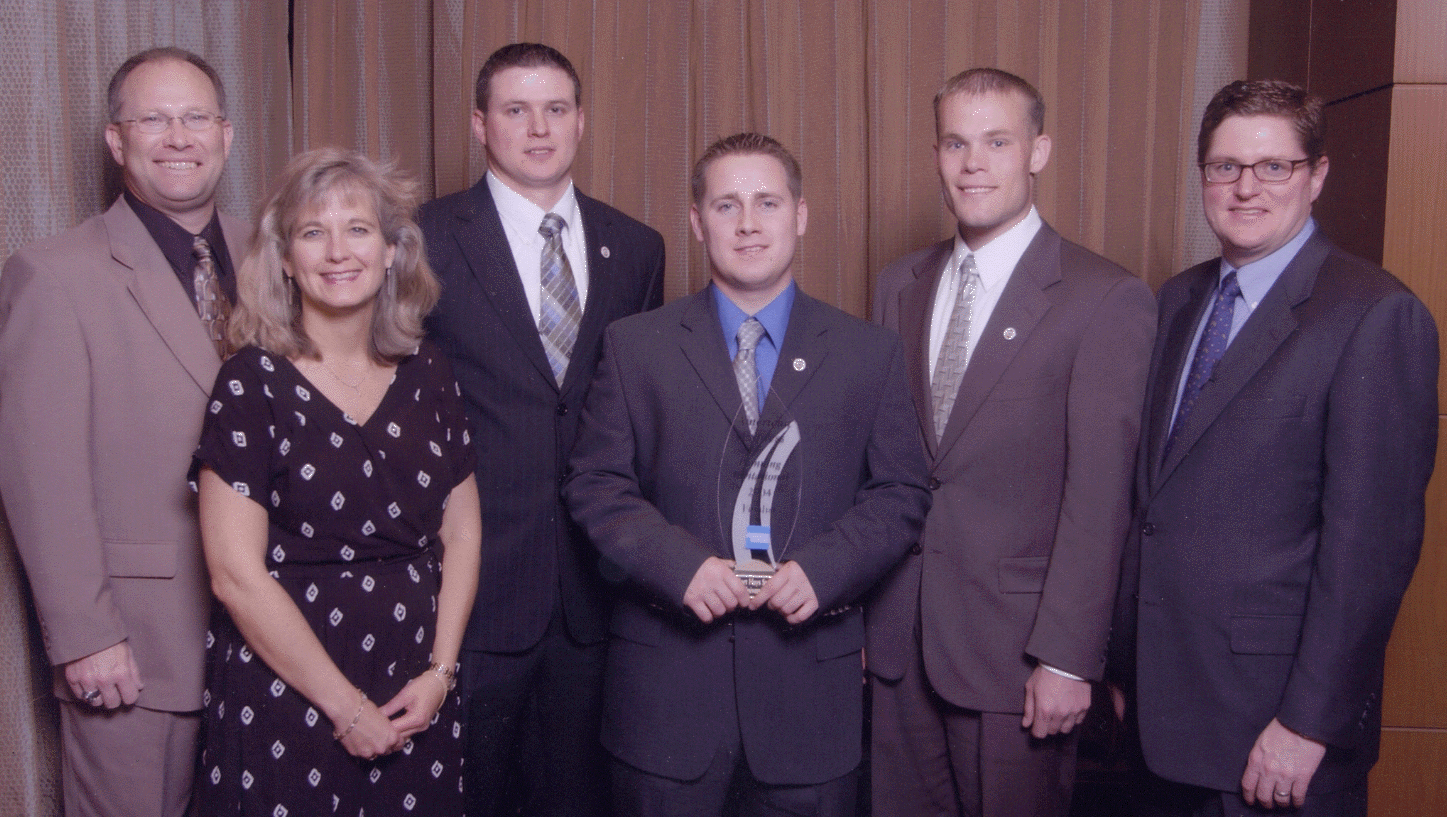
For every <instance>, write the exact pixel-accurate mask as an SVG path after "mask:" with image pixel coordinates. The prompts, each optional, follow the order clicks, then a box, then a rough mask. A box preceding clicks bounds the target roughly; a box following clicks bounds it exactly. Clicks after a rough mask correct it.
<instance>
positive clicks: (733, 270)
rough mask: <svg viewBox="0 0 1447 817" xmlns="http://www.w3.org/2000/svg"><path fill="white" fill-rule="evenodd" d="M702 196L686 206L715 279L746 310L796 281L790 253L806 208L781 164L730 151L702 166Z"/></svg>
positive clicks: (795, 245) (801, 231)
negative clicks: (705, 166)
mask: <svg viewBox="0 0 1447 817" xmlns="http://www.w3.org/2000/svg"><path fill="white" fill-rule="evenodd" d="M703 178H704V189H703V195H702V196H700V201H699V203H698V204H695V205H693V206H692V207H690V208H689V211H688V218H689V221H690V222H691V223H692V224H693V234H694V236H696V237H697V238H698V240H699V241H701V242H703V246H704V249H705V250H707V251H708V260H709V262H710V264H711V265H712V267H713V282H714V285H715V286H717V287H718V288H719V289H720V290H722V291H723V293H724V295H726V296H728V298H729V300H731V301H733V302H734V303H735V304H737V305H738V306H739V308H740V309H743V310H744V311H745V312H748V313H749V314H753V313H754V312H757V311H758V310H759V309H760V308H761V307H764V306H767V305H768V303H769V302H770V301H772V300H773V299H774V298H775V296H777V295H778V294H779V293H780V292H783V291H784V289H785V288H786V287H787V286H788V285H789V282H790V281H792V280H794V273H793V267H794V254H795V252H796V251H797V250H798V247H799V238H800V237H801V236H803V235H804V228H805V226H807V224H808V221H809V208H808V206H807V205H806V204H805V203H804V200H803V199H802V198H800V199H795V198H794V195H793V193H791V192H790V191H789V177H788V174H787V172H786V171H785V170H784V164H783V163H782V162H780V161H779V160H778V159H776V158H774V157H773V156H768V155H765V154H761V153H731V154H726V155H724V156H720V157H718V158H717V159H714V160H713V161H712V162H710V163H709V165H708V167H707V168H705V170H704V174H703Z"/></svg>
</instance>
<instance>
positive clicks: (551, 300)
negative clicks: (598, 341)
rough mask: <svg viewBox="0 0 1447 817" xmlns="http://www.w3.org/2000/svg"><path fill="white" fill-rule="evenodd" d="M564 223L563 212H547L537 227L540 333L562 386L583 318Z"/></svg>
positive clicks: (554, 375) (556, 376) (545, 350)
mask: <svg viewBox="0 0 1447 817" xmlns="http://www.w3.org/2000/svg"><path fill="white" fill-rule="evenodd" d="M564 223H565V222H564V221H563V217H562V216H560V215H558V214H557V213H548V214H547V215H545V216H543V223H542V225H541V226H540V227H538V232H539V233H542V235H543V239H544V241H543V258H542V274H543V276H542V292H541V295H542V298H541V300H542V316H541V318H540V319H539V320H538V334H539V335H540V336H541V337H542V340H543V351H544V352H546V353H547V355H548V365H549V366H551V367H552V368H553V377H554V378H555V379H556V380H557V381H558V385H560V386H561V385H562V384H563V375H564V374H565V373H566V372H567V371H568V358H570V357H572V356H573V344H575V343H577V341H578V324H579V323H580V322H581V321H582V320H583V307H582V305H581V304H579V303H578V284H577V282H576V281H574V280H573V268H572V266H570V265H569V264H568V256H567V254H566V253H564V252H563V225H564Z"/></svg>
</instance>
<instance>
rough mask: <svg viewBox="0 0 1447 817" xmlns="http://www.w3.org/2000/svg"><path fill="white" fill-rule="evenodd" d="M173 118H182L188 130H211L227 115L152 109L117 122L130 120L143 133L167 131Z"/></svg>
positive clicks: (224, 119)
mask: <svg viewBox="0 0 1447 817" xmlns="http://www.w3.org/2000/svg"><path fill="white" fill-rule="evenodd" d="M173 119H179V120H181V124H182V125H185V126H186V130H193V131H204V130H210V129H211V126H212V125H215V124H216V123H218V122H224V121H226V117H224V116H222V115H221V114H219V113H211V112H210V111H187V112H185V113H183V114H181V115H180V116H168V115H166V114H163V113H161V112H160V111H151V112H149V113H143V114H141V115H140V116H138V117H136V118H135V119H118V120H116V124H117V125H121V124H125V123H127V122H130V123H133V124H134V125H135V126H136V130H138V131H140V132H141V133H165V132H166V129H167V128H169V127H171V120H173Z"/></svg>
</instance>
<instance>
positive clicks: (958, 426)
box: [938, 224, 1060, 458]
mask: <svg viewBox="0 0 1447 817" xmlns="http://www.w3.org/2000/svg"><path fill="white" fill-rule="evenodd" d="M1059 281H1060V236H1059V235H1058V234H1056V232H1055V231H1054V230H1053V229H1051V228H1050V225H1048V224H1042V225H1041V226H1040V231H1039V232H1038V233H1036V234H1035V238H1034V240H1032V241H1031V242H1030V246H1029V247H1027V248H1026V249H1025V254H1024V255H1022V256H1020V261H1019V263H1017V264H1016V265H1015V269H1014V271H1013V272H1011V273H1010V280H1009V281H1007V282H1006V283H1005V290H1004V291H1003V292H1001V293H1000V300H999V301H997V302H996V304H995V309H994V311H993V312H991V313H990V320H989V322H987V323H986V324H985V329H984V332H983V333H982V334H981V335H980V342H979V345H978V346H977V347H976V348H975V351H974V352H973V353H971V355H970V365H969V367H968V368H966V369H965V374H964V376H963V377H961V378H960V391H959V395H958V396H957V397H956V398H955V405H954V408H953V409H952V410H951V411H950V419H949V422H947V423H946V424H945V433H944V435H943V437H942V438H941V440H940V447H939V454H938V458H943V457H944V456H945V455H946V454H948V453H949V450H950V448H951V447H952V446H953V445H954V444H955V443H956V442H958V441H959V439H960V437H961V436H962V435H963V434H964V431H965V428H966V427H967V426H968V425H969V423H970V420H971V419H972V418H973V417H974V416H975V412H976V411H978V410H979V408H980V405H981V404H983V403H984V402H985V397H986V396H988V395H989V393H990V391H991V390H992V389H994V388H995V384H996V383H998V382H999V380H1000V376H1001V375H1002V374H1004V373H1005V370H1006V369H1008V368H1009V366H1010V362H1011V361H1013V360H1014V359H1015V355H1016V354H1018V353H1019V352H1020V349H1021V348H1022V347H1023V346H1024V345H1025V343H1026V341H1028V340H1029V339H1030V333H1031V331H1033V330H1034V329H1035V325H1036V324H1038V323H1039V322H1040V318H1041V317H1043V316H1044V315H1045V313H1046V312H1047V311H1048V310H1049V309H1050V299H1049V298H1047V297H1045V294H1044V290H1045V289H1046V288H1048V287H1050V286H1053V285H1054V284H1056V283H1058V282H1059ZM1006 328H1009V329H1013V330H1014V331H1013V332H1011V333H1009V334H1010V337H1009V338H1006V337H1005V335H1006V332H1005V330H1006Z"/></svg>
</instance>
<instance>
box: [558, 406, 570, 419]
mask: <svg viewBox="0 0 1447 817" xmlns="http://www.w3.org/2000/svg"><path fill="white" fill-rule="evenodd" d="M558 416H559V417H566V416H568V407H567V406H565V405H563V404H562V403H559V404H558Z"/></svg>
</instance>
